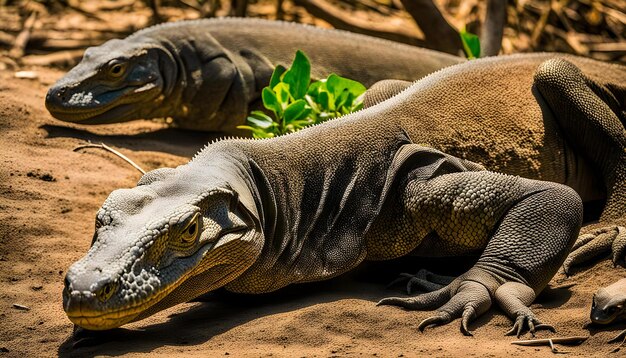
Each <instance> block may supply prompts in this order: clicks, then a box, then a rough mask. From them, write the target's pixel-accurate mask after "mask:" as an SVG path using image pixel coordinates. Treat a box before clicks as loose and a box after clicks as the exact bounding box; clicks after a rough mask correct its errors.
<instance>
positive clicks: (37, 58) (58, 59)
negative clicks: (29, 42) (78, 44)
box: [21, 50, 84, 67]
mask: <svg viewBox="0 0 626 358" xmlns="http://www.w3.org/2000/svg"><path fill="white" fill-rule="evenodd" d="M83 52H84V51H83V50H70V51H58V52H52V53H49V54H45V55H28V56H24V57H22V61H21V62H22V64H23V65H25V66H57V67H70V66H74V65H76V64H77V63H78V62H79V61H80V59H81V58H82V57H83Z"/></svg>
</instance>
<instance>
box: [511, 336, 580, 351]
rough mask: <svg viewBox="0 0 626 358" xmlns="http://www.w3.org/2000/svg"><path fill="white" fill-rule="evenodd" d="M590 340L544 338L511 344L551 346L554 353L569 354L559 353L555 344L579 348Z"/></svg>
mask: <svg viewBox="0 0 626 358" xmlns="http://www.w3.org/2000/svg"><path fill="white" fill-rule="evenodd" d="M587 338H589V337H588V336H574V337H556V338H543V339H530V340H525V341H513V342H511V344H516V345H518V346H550V349H551V350H552V353H568V352H564V351H559V350H558V349H556V347H555V346H554V345H555V344H565V345H569V346H577V345H579V344H581V343H583V342H584V341H586V340H587Z"/></svg>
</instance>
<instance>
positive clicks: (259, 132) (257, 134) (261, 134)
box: [237, 126, 276, 139]
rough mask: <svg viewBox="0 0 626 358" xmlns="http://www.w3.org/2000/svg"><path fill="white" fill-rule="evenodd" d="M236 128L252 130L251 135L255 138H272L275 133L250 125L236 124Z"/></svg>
mask: <svg viewBox="0 0 626 358" xmlns="http://www.w3.org/2000/svg"><path fill="white" fill-rule="evenodd" d="M237 128H239V129H247V130H250V131H252V137H254V138H257V139H262V138H273V137H275V136H276V135H275V134H274V133H273V132H267V131H265V130H263V129H260V128H254V127H250V126H237Z"/></svg>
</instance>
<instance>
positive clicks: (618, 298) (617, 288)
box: [591, 279, 626, 324]
mask: <svg viewBox="0 0 626 358" xmlns="http://www.w3.org/2000/svg"><path fill="white" fill-rule="evenodd" d="M625 288H626V279H623V280H620V281H618V282H616V283H614V284H612V285H610V286H607V287H603V288H600V289H598V291H596V293H595V294H594V295H593V303H592V306H591V321H592V322H593V323H598V324H609V323H612V322H614V321H616V320H619V319H621V318H626V311H625V310H624V308H625V305H626V290H625Z"/></svg>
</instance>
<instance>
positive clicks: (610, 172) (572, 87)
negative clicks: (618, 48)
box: [535, 59, 626, 273]
mask: <svg viewBox="0 0 626 358" xmlns="http://www.w3.org/2000/svg"><path fill="white" fill-rule="evenodd" d="M617 81H618V82H619V80H617ZM535 86H536V88H537V89H538V90H539V92H540V94H541V96H542V98H544V99H545V100H546V102H547V104H548V106H549V108H550V110H551V111H552V113H553V114H554V117H555V118H556V120H557V122H558V125H559V127H560V128H561V129H562V130H563V132H564V135H565V137H566V139H567V140H568V142H570V144H571V145H572V146H573V147H574V148H575V150H576V151H577V152H578V153H580V155H582V156H583V157H585V158H586V159H587V160H589V161H590V162H591V163H592V164H593V165H594V166H595V167H596V168H598V169H599V171H600V173H601V175H602V178H603V180H604V184H605V190H606V193H607V200H606V205H605V207H604V209H603V212H602V215H601V217H600V221H601V222H606V224H607V225H606V227H604V228H601V229H600V230H596V231H594V232H591V233H589V234H587V235H584V236H581V238H580V239H579V244H577V245H576V249H575V251H574V252H572V253H571V254H570V256H569V257H568V258H567V260H566V261H565V264H564V267H563V268H564V270H565V272H566V273H569V271H570V269H571V266H573V265H575V264H578V263H580V262H583V261H586V260H589V259H591V258H593V257H595V256H597V255H598V254H600V253H603V252H607V251H612V252H613V262H614V263H616V262H617V261H620V260H623V258H624V255H625V254H626V229H624V227H621V226H619V225H616V224H615V221H616V220H618V219H623V218H624V215H625V213H626V129H625V128H624V124H623V123H625V122H626V118H623V117H624V116H625V113H626V112H625V111H626V107H625V106H626V104H625V102H626V88H622V87H623V86H624V85H623V84H619V83H617V84H616V85H614V86H601V85H600V84H597V83H595V82H593V81H591V80H590V79H587V78H585V76H584V75H583V74H582V72H581V71H580V69H579V68H578V67H576V66H575V65H573V64H572V63H570V62H568V61H565V60H562V59H552V60H548V61H546V62H544V63H543V64H542V65H541V66H540V67H539V68H538V69H537V72H536V73H535Z"/></svg>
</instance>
